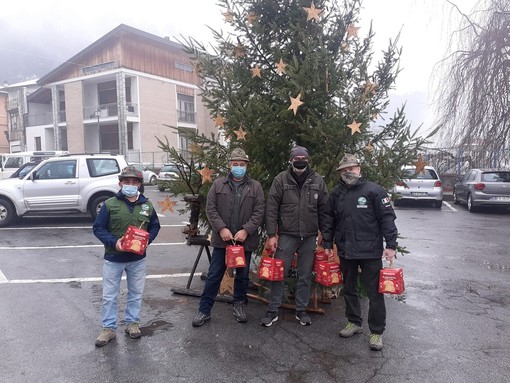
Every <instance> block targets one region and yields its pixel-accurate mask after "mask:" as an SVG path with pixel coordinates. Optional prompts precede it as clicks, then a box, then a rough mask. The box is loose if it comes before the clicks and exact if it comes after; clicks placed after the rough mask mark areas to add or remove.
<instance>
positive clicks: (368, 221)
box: [322, 177, 398, 259]
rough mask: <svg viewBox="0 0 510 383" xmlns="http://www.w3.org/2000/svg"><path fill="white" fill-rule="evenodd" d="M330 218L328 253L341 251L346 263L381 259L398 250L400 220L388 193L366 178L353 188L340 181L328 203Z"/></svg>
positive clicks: (326, 236)
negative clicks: (396, 220) (351, 260)
mask: <svg viewBox="0 0 510 383" xmlns="http://www.w3.org/2000/svg"><path fill="white" fill-rule="evenodd" d="M328 205H329V207H328V218H327V221H326V225H325V229H324V232H323V233H322V234H323V241H324V243H323V245H324V247H325V248H327V249H331V248H332V247H333V241H334V242H335V243H336V245H337V247H338V254H339V255H340V257H343V258H347V259H376V258H381V257H382V255H383V251H384V245H383V238H384V240H385V241H386V247H387V248H391V249H396V247H397V236H398V231H397V227H396V226H395V222H394V221H395V219H396V218H397V217H396V215H395V212H394V211H393V207H392V206H391V203H390V199H389V197H388V194H387V193H386V191H385V190H384V189H383V188H382V187H381V186H379V185H377V184H376V183H374V182H371V181H367V180H366V179H365V178H364V177H362V178H361V179H360V181H359V182H358V183H357V184H356V185H354V186H351V187H347V185H346V184H345V183H344V182H343V181H340V183H339V184H338V185H337V186H335V188H334V189H333V191H332V192H331V194H330V196H329V200H328Z"/></svg>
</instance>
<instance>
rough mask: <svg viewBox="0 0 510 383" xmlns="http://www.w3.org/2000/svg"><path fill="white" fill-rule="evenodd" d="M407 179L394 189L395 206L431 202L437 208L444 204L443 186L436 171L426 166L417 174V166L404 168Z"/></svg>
mask: <svg viewBox="0 0 510 383" xmlns="http://www.w3.org/2000/svg"><path fill="white" fill-rule="evenodd" d="M404 172H405V174H406V178H405V179H403V180H402V181H399V182H397V183H396V184H395V186H394V187H393V196H394V201H393V204H394V205H395V206H398V205H399V204H400V203H401V202H402V201H406V200H414V201H430V202H432V204H433V205H434V207H436V208H438V209H439V208H441V206H442V204H443V185H442V183H441V179H440V178H439V175H438V174H437V172H436V170H435V169H434V168H433V167H432V166H425V168H424V169H423V171H420V172H418V173H416V167H415V166H406V167H405V168H404Z"/></svg>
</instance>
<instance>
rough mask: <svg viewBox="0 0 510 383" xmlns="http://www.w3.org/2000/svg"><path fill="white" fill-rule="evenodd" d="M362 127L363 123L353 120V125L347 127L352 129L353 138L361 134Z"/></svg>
mask: <svg viewBox="0 0 510 383" xmlns="http://www.w3.org/2000/svg"><path fill="white" fill-rule="evenodd" d="M360 126H361V122H356V120H352V124H349V125H347V127H348V128H349V129H351V136H352V135H354V133H361V130H360V129H359V127H360Z"/></svg>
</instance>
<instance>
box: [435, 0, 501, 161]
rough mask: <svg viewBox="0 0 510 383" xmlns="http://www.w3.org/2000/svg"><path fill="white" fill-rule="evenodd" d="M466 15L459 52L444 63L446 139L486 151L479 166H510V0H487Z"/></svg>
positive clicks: (441, 106)
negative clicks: (509, 161)
mask: <svg viewBox="0 0 510 383" xmlns="http://www.w3.org/2000/svg"><path fill="white" fill-rule="evenodd" d="M448 3H449V4H450V5H451V6H452V7H453V10H454V11H456V12H458V13H459V14H460V16H461V20H462V21H461V24H460V26H459V28H458V29H457V30H456V31H455V33H454V35H453V37H456V38H457V39H456V44H452V45H451V46H452V47H453V46H454V49H450V50H451V51H452V50H453V51H452V52H451V54H449V55H448V56H447V57H446V58H445V59H444V60H443V61H442V62H441V67H442V68H443V69H444V70H445V76H444V79H443V81H442V84H441V86H440V87H439V91H438V92H439V93H438V95H439V98H438V103H437V105H438V106H437V111H438V116H439V118H438V120H437V122H436V124H437V126H438V127H439V128H440V130H439V132H440V137H441V138H442V140H443V142H444V143H445V144H447V145H449V146H451V147H459V148H461V149H462V150H463V151H465V152H473V151H476V152H478V153H483V155H482V157H483V158H484V159H485V160H486V161H485V163H482V164H480V165H477V166H494V165H496V166H501V165H502V164H507V165H508V156H509V154H510V153H509V152H510V147H509V143H510V118H509V108H510V102H509V101H510V100H509V97H510V0H482V1H480V3H479V4H478V6H477V7H476V9H475V10H473V11H472V13H470V14H469V15H468V14H465V13H462V12H461V10H460V9H459V8H458V7H457V6H456V5H455V4H454V3H453V2H451V1H449V0H448Z"/></svg>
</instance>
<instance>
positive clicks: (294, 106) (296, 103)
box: [287, 93, 304, 116]
mask: <svg viewBox="0 0 510 383" xmlns="http://www.w3.org/2000/svg"><path fill="white" fill-rule="evenodd" d="M303 104H304V102H303V101H301V93H299V94H298V96H297V97H296V98H294V97H290V106H289V108H288V109H287V110H292V111H293V112H294V116H295V115H296V113H297V110H298V108H299V107H300V106H301V105H303Z"/></svg>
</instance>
